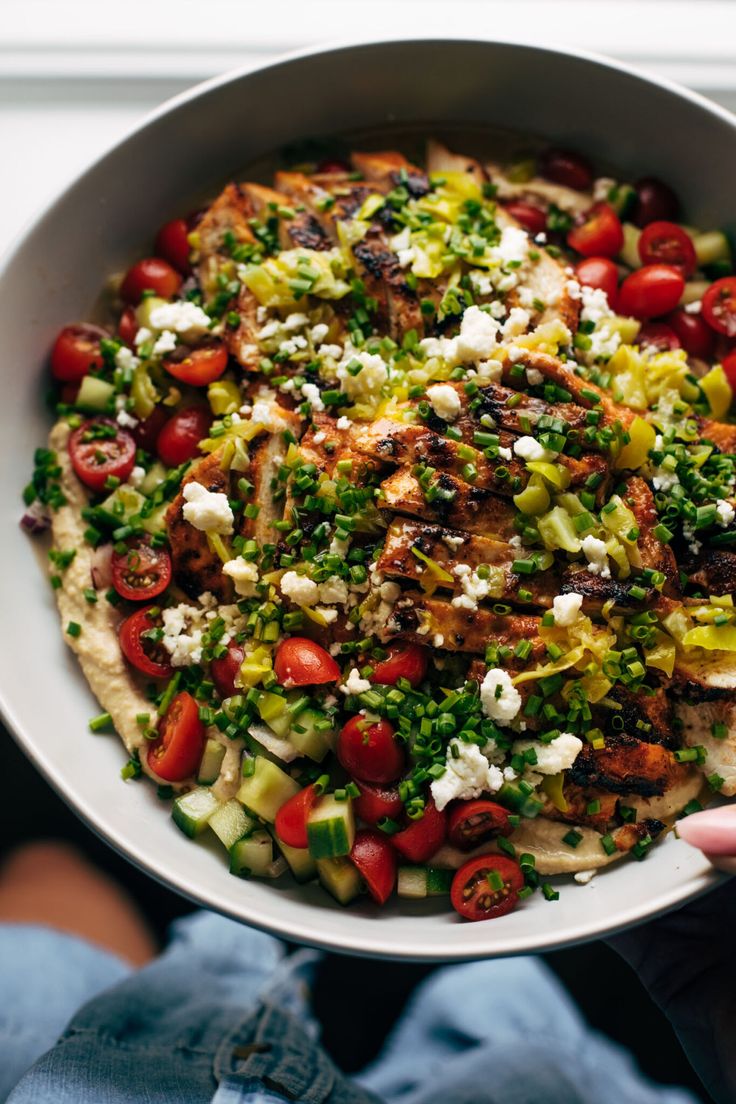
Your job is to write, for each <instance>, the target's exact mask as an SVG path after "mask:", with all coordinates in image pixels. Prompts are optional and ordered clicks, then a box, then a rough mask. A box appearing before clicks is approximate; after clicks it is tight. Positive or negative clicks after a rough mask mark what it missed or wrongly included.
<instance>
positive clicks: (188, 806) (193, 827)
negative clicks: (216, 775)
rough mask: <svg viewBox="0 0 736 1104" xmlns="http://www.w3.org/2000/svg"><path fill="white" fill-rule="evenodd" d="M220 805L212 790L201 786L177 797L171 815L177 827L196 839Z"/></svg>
mask: <svg viewBox="0 0 736 1104" xmlns="http://www.w3.org/2000/svg"><path fill="white" fill-rule="evenodd" d="M219 807H220V802H219V801H218V800H217V798H216V797H215V795H214V794H213V792H212V790H207V789H205V788H204V787H203V786H201V787H199V788H198V789H196V790H190V791H189V793H185V794H181V795H180V796H179V797H177V798H176V800H175V801H174V804H173V806H172V809H171V815H172V817H173V819H174V824H176V826H177V828H181V830H182V832H183V833H184V835H185V836H189V838H190V839H194V837H195V836H198V835H199V834H200V832H204V830H205V828H206V827H207V825H208V823H209V820H210V817H211V816H212V815H213V814H214V813H215V812H216V811H217V810H218V808H219Z"/></svg>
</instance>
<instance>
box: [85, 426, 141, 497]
mask: <svg viewBox="0 0 736 1104" xmlns="http://www.w3.org/2000/svg"><path fill="white" fill-rule="evenodd" d="M69 458H70V459H71V462H72V467H73V468H74V471H75V473H76V475H77V476H78V477H79V479H81V481H82V482H83V483H84V485H85V486H86V487H89V488H90V489H91V490H93V491H101V490H103V489H104V486H105V480H106V479H107V478H108V476H111V475H113V476H116V477H117V478H118V479H119V480H121V482H122V481H124V480H126V479H127V478H128V476H129V475H130V473H131V472H132V470H133V468H134V466H135V441H134V440H133V438H132V437H131V435H130V434H129V433H127V432H126V431H125V430H124V429H120V427H119V426H117V425H116V424H115V422H113V421H112V420H111V419H110V418H91V419H90V420H89V421H87V422H82V424H81V426H79V427H78V428H77V429H75V430H74V432H73V433H72V435H71V437H70V438H69Z"/></svg>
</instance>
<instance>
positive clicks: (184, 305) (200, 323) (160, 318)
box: [149, 299, 212, 334]
mask: <svg viewBox="0 0 736 1104" xmlns="http://www.w3.org/2000/svg"><path fill="white" fill-rule="evenodd" d="M149 317H150V322H151V325H152V326H153V328H154V329H156V330H173V331H174V333H178V334H194V333H205V332H206V331H208V330H209V328H210V322H211V321H212V319H211V318H210V316H209V315H208V314H207V313H206V312H205V311H203V310H202V308H201V307H198V306H197V304H196V303H192V302H191V301H190V300H189V299H181V300H179V301H178V302H176V303H162V304H161V306H160V307H154V308H153V310H152V311H151V313H150V316H149Z"/></svg>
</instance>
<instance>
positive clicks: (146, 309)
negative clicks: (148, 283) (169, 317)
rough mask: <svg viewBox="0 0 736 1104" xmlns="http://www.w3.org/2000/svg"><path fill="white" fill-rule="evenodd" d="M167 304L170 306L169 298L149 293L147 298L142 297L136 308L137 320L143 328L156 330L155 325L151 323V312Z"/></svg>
mask: <svg viewBox="0 0 736 1104" xmlns="http://www.w3.org/2000/svg"><path fill="white" fill-rule="evenodd" d="M166 306H168V300H167V299H160V298H159V296H158V295H149V296H147V297H146V298H145V299H142V300H141V302H140V303H139V305H138V306H137V307H136V308H135V320H136V322H137V323H138V325H139V326H140V327H141V328H145V329H147V330H155V326H153V325H152V324H151V313H152V312H153V311H155V310H156V308H157V307H166Z"/></svg>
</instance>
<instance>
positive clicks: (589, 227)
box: [567, 203, 624, 257]
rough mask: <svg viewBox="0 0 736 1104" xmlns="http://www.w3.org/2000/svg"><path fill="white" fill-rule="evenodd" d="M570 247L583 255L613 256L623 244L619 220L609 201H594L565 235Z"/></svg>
mask: <svg viewBox="0 0 736 1104" xmlns="http://www.w3.org/2000/svg"><path fill="white" fill-rule="evenodd" d="M567 244H568V245H569V246H570V248H571V249H575V250H577V252H578V253H582V255H583V256H584V257H615V256H616V254H617V253H619V252H620V251H621V248H622V246H623V244H624V232H623V229H622V227H621V220H620V219H619V217H618V215H617V214H616V212H615V211H614V209H613V207H612V206H611V204H610V203H596V204H594V205H593V207H591V209H590V210H589V211H588V213H587V214H586V215H585V219H584V221H583V222H581V223H580V224H579V225H577V226H573V228H572V230H570V232H569V233H568V235H567Z"/></svg>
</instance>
